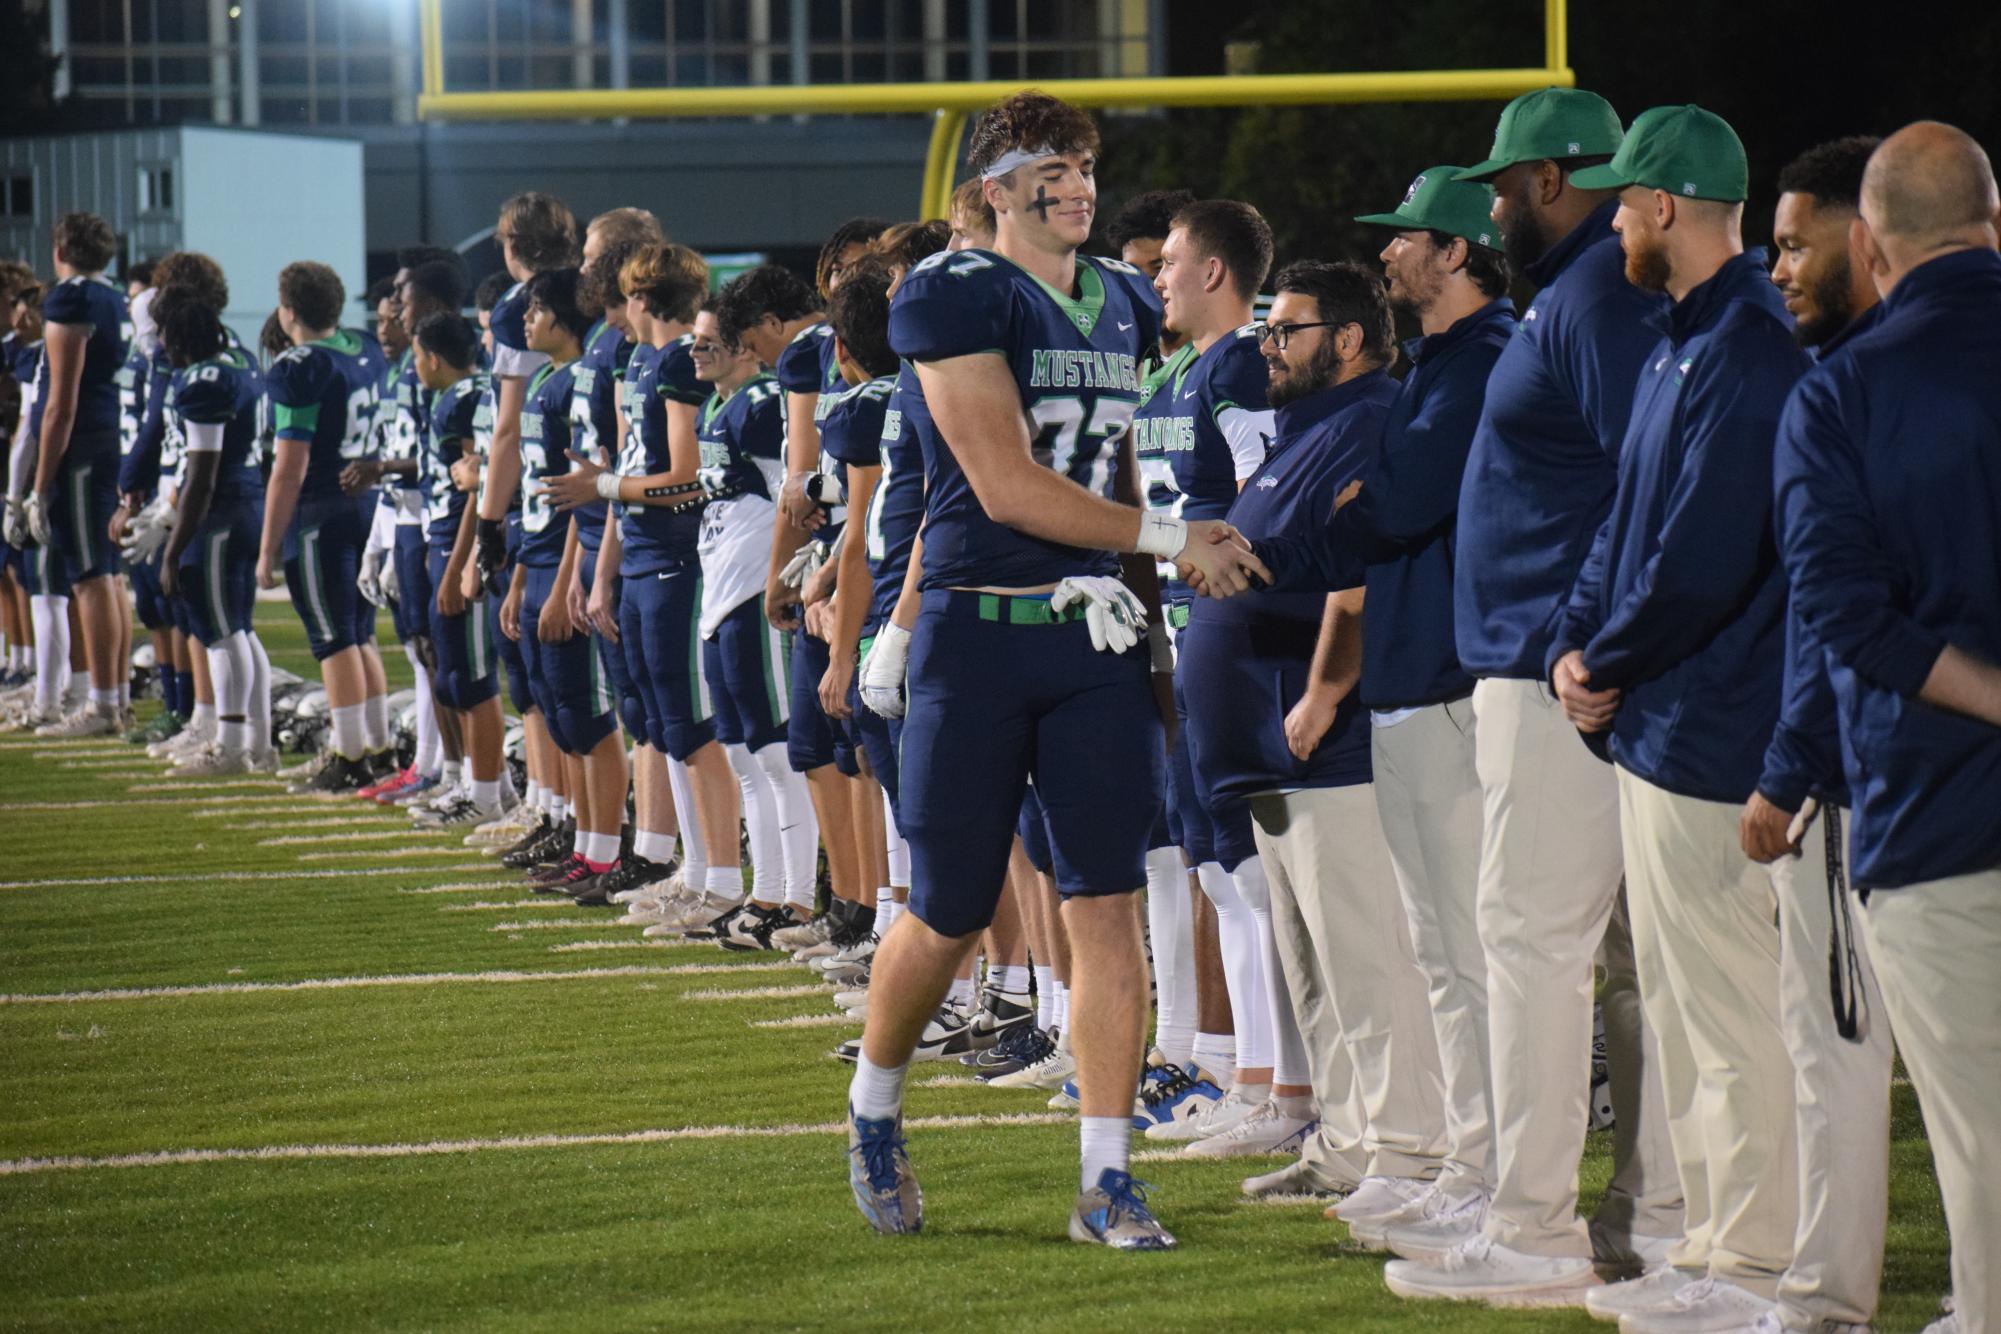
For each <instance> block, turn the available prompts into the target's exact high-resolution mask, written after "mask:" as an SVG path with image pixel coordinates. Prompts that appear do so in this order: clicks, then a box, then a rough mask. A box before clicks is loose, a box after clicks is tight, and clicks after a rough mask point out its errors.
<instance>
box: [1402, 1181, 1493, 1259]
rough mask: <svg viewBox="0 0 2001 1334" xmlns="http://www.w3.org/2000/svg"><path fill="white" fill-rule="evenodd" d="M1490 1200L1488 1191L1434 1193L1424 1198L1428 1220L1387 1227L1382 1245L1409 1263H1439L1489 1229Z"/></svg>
mask: <svg viewBox="0 0 2001 1334" xmlns="http://www.w3.org/2000/svg"><path fill="white" fill-rule="evenodd" d="M1489 1199H1490V1197H1489V1196H1488V1194H1487V1192H1486V1191H1484V1190H1475V1191H1468V1192H1466V1193H1464V1194H1459V1193H1456V1192H1453V1191H1447V1190H1433V1191H1431V1192H1429V1193H1428V1194H1427V1195H1426V1196H1425V1197H1424V1200H1423V1206H1424V1207H1423V1213H1424V1217H1422V1218H1419V1219H1415V1220H1411V1221H1407V1222H1402V1223H1397V1224H1395V1225H1393V1226H1390V1227H1386V1228H1383V1229H1382V1242H1381V1244H1382V1245H1384V1246H1386V1247H1388V1248H1389V1249H1390V1250H1393V1251H1395V1252H1396V1253H1397V1254H1398V1255H1400V1256H1402V1257H1403V1258H1404V1259H1406V1260H1420V1261H1423V1262H1425V1263H1428V1264H1437V1263H1438V1262H1440V1261H1441V1260H1443V1259H1444V1258H1445V1255H1446V1252H1448V1251H1452V1250H1456V1249H1457V1248H1459V1247H1460V1246H1463V1245H1465V1244H1466V1243H1467V1242H1468V1241H1470V1240H1472V1239H1473V1238H1474V1237H1475V1236H1477V1235H1479V1232H1480V1229H1482V1228H1484V1227H1486V1226H1487V1205H1488V1201H1489Z"/></svg>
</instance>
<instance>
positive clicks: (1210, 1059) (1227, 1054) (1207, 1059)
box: [1195, 1033, 1237, 1088]
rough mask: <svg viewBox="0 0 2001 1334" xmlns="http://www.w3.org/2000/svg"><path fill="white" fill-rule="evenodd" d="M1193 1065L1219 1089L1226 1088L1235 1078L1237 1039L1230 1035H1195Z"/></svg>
mask: <svg viewBox="0 0 2001 1334" xmlns="http://www.w3.org/2000/svg"><path fill="white" fill-rule="evenodd" d="M1195 1064H1196V1065H1198V1066H1200V1067H1202V1069H1203V1071H1204V1072H1206V1073H1207V1074H1208V1076H1209V1078H1211V1079H1213V1080H1215V1081H1216V1084H1217V1086H1218V1087H1220V1088H1228V1087H1229V1086H1230V1081H1231V1080H1233V1079H1235V1078H1236V1077H1237V1039H1236V1036H1235V1035H1234V1034H1231V1033H1197V1034H1196V1035H1195Z"/></svg>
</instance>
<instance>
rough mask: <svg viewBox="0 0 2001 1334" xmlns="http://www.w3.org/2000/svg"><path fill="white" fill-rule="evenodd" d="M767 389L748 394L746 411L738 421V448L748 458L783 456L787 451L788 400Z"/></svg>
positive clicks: (745, 405)
mask: <svg viewBox="0 0 2001 1334" xmlns="http://www.w3.org/2000/svg"><path fill="white" fill-rule="evenodd" d="M769 389H770V386H769V385H767V386H766V390H767V392H765V393H760V394H757V395H755V396H752V395H745V398H744V405H743V413H742V416H741V417H739V418H738V420H737V421H736V423H735V427H734V430H733V432H732V433H733V434H734V435H735V436H736V440H735V441H734V444H735V446H736V451H737V452H738V453H739V454H741V455H743V456H744V457H745V458H752V459H778V458H783V457H784V456H785V455H784V450H785V408H784V400H783V398H781V397H780V396H779V395H778V394H776V393H772V392H768V391H769ZM739 392H741V391H739Z"/></svg>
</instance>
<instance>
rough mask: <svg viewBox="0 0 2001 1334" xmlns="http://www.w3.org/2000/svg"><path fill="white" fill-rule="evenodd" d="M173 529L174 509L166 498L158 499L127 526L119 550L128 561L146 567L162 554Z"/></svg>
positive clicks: (136, 515) (133, 517)
mask: <svg viewBox="0 0 2001 1334" xmlns="http://www.w3.org/2000/svg"><path fill="white" fill-rule="evenodd" d="M173 528H174V507H173V506H172V505H170V504H168V503H167V499H166V497H165V496H160V497H157V498H155V499H154V500H153V501H152V502H151V503H149V504H148V505H147V506H146V507H145V508H144V509H142V510H140V511H139V512H138V513H137V514H135V515H133V516H132V518H131V520H130V522H128V523H127V524H126V525H125V540H124V541H123V542H120V543H119V544H118V549H119V551H121V552H122V553H124V556H125V559H126V560H128V561H130V562H132V563H133V564H135V565H144V564H146V563H147V562H148V561H151V560H152V559H153V557H155V556H157V555H158V554H159V553H160V548H161V547H163V546H165V545H166V544H167V534H168V533H170V532H172V531H173Z"/></svg>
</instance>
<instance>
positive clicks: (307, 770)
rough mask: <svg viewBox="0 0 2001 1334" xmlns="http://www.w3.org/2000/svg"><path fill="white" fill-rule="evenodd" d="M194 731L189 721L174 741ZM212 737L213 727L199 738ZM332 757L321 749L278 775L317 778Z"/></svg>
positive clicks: (291, 778)
mask: <svg viewBox="0 0 2001 1334" xmlns="http://www.w3.org/2000/svg"><path fill="white" fill-rule="evenodd" d="M194 731H195V725H194V724H193V723H189V724H188V725H187V727H186V728H185V729H183V730H182V732H181V736H177V737H175V738H174V741H179V740H180V739H181V737H185V736H192V735H193V734H194ZM214 739H215V734H214V731H213V729H211V730H210V731H209V732H208V734H207V735H205V736H203V737H202V738H200V740H202V741H212V740H214ZM167 744H168V745H172V744H173V741H170V742H168V743H167ZM147 753H148V754H151V753H152V747H150V746H149V747H147ZM332 758H333V752H332V751H330V750H323V751H320V752H318V753H317V754H313V755H308V756H307V757H306V758H305V759H303V760H300V761H299V762H298V763H297V764H288V765H286V766H285V767H284V768H282V769H280V770H279V771H278V777H280V778H282V779H284V780H285V781H286V782H288V783H299V782H304V781H305V780H306V779H309V778H317V777H318V776H319V772H320V770H322V769H324V768H326V765H327V761H328V760H330V759H332Z"/></svg>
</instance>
